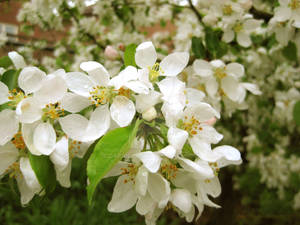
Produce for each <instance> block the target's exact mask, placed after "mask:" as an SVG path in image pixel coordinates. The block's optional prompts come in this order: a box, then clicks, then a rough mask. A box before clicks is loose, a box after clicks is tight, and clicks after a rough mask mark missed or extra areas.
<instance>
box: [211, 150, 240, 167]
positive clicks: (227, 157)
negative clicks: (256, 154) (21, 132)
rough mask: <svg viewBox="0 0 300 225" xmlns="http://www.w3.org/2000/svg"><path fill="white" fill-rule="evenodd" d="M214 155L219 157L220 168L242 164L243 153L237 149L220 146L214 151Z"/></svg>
mask: <svg viewBox="0 0 300 225" xmlns="http://www.w3.org/2000/svg"><path fill="white" fill-rule="evenodd" d="M213 152H214V154H216V155H217V156H218V158H219V159H218V161H217V163H218V167H219V168H221V167H224V166H227V165H231V164H233V165H239V164H241V163H242V159H241V153H240V152H239V150H237V149H236V148H234V147H232V146H229V145H222V146H218V147H216V148H214V149H213Z"/></svg>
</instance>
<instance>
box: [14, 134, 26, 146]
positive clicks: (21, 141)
mask: <svg viewBox="0 0 300 225" xmlns="http://www.w3.org/2000/svg"><path fill="white" fill-rule="evenodd" d="M11 142H12V143H13V144H14V145H15V146H16V148H17V149H19V150H24V149H25V148H26V145H25V142H24V139H23V136H22V133H21V132H18V133H16V134H15V135H14V137H13V139H12V141H11Z"/></svg>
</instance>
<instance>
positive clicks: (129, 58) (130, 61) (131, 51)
mask: <svg viewBox="0 0 300 225" xmlns="http://www.w3.org/2000/svg"><path fill="white" fill-rule="evenodd" d="M136 47H137V46H136V44H130V45H127V46H126V48H125V52H124V64H125V66H136V64H135V49H136Z"/></svg>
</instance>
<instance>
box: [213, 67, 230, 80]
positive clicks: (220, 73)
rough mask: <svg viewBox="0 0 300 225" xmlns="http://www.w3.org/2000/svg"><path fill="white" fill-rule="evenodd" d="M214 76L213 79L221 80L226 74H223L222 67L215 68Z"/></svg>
mask: <svg viewBox="0 0 300 225" xmlns="http://www.w3.org/2000/svg"><path fill="white" fill-rule="evenodd" d="M214 75H215V77H217V78H219V79H222V78H224V77H226V76H227V74H226V73H225V70H224V68H222V67H218V68H216V69H215V73H214Z"/></svg>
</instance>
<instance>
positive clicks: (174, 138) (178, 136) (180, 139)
mask: <svg viewBox="0 0 300 225" xmlns="http://www.w3.org/2000/svg"><path fill="white" fill-rule="evenodd" d="M188 136H189V134H188V132H186V131H185V130H181V129H178V128H176V127H170V128H169V130H168V141H169V143H170V144H171V145H172V146H173V147H174V148H175V149H176V150H178V151H181V149H182V147H183V145H184V144H185V142H186V140H187V138H188Z"/></svg>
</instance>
